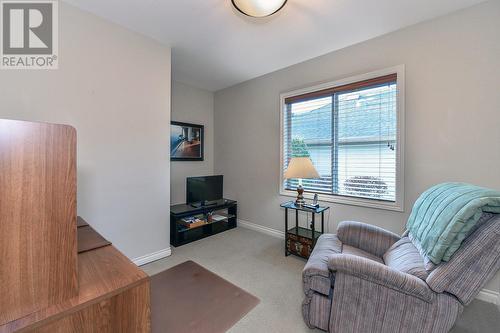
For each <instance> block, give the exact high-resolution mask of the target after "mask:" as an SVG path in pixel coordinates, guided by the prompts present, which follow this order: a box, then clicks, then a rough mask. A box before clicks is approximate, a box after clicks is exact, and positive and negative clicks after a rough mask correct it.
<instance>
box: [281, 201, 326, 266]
mask: <svg viewBox="0 0 500 333" xmlns="http://www.w3.org/2000/svg"><path fill="white" fill-rule="evenodd" d="M280 207H282V208H285V256H288V255H290V254H293V255H296V256H299V257H302V258H305V259H308V258H309V256H310V255H311V252H312V250H313V248H314V245H315V244H316V240H317V239H318V237H319V236H321V235H322V234H323V233H324V232H325V211H326V210H328V209H330V207H318V208H316V209H311V208H306V207H302V206H296V205H295V203H294V202H293V201H288V202H285V203H282V204H281V205H280ZM289 209H292V210H295V227H294V228H291V229H288V210H289ZM299 211H303V212H307V213H311V215H312V220H311V223H310V227H311V228H310V229H308V228H302V227H299ZM316 214H321V232H319V231H316V230H315V227H316V226H315V220H316V219H315V217H316Z"/></svg>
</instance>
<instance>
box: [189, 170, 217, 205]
mask: <svg viewBox="0 0 500 333" xmlns="http://www.w3.org/2000/svg"><path fill="white" fill-rule="evenodd" d="M222 191H223V176H222V175H219V176H205V177H188V178H187V180H186V202H187V203H188V204H194V203H201V204H202V205H207V204H210V203H213V202H215V201H217V200H221V199H222V198H223V194H222Z"/></svg>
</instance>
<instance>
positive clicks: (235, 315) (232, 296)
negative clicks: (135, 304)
mask: <svg viewBox="0 0 500 333" xmlns="http://www.w3.org/2000/svg"><path fill="white" fill-rule="evenodd" d="M258 303H259V300H258V299H257V298H256V297H255V296H252V295H250V294H249V293H247V292H246V291H244V290H243V289H241V288H239V287H237V286H235V285H234V284H232V283H230V282H228V281H226V280H224V279H223V278H221V277H219V276H217V275H216V274H214V273H212V272H210V271H209V270H207V269H205V268H203V267H202V266H200V265H198V264H197V263H195V262H193V261H190V260H189V261H186V262H184V263H182V264H179V265H177V266H174V267H172V268H170V269H168V270H166V271H163V272H160V273H158V274H156V275H153V276H152V277H151V326H152V331H153V333H164V332H175V333H195V332H200V333H222V332H226V331H227V330H228V329H229V328H231V327H232V326H233V325H234V324H235V323H236V322H238V320H240V319H241V318H242V317H243V316H244V315H246V314H247V313H248V312H249V311H250V310H251V309H253V308H254V307H255V306H256V305H257V304H258Z"/></svg>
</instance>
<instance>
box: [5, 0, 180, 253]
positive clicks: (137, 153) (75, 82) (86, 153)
mask: <svg viewBox="0 0 500 333" xmlns="http://www.w3.org/2000/svg"><path fill="white" fill-rule="evenodd" d="M59 29H60V31H59V51H60V52H59V58H60V61H59V69H58V70H52V71H45V70H28V71H26V70H25V71H21V70H2V71H0V92H1V99H0V103H1V107H0V118H10V119H20V120H30V121H43V122H52V123H63V124H69V125H72V126H74V127H75V128H76V130H77V146H78V151H77V153H78V156H77V157H78V214H79V215H81V216H82V217H84V218H85V219H86V220H87V221H88V222H89V223H90V224H91V225H92V226H93V227H95V228H96V229H97V230H98V231H99V232H100V233H102V234H103V235H104V236H105V237H106V238H107V239H109V240H110V241H111V242H113V243H114V245H115V246H116V247H117V248H118V249H120V250H121V251H122V252H124V254H125V255H127V256H128V257H129V258H132V259H133V258H138V257H142V256H145V255H146V256H147V255H149V254H150V253H155V252H156V253H160V254H163V255H165V254H168V253H169V246H170V245H169V243H170V242H169V205H168V203H169V202H170V193H169V192H170V191H169V181H170V180H169V177H170V163H169V144H170V143H169V133H170V49H169V48H168V47H165V46H162V45H160V44H159V43H157V42H155V41H153V40H151V39H149V38H147V37H144V36H142V35H139V34H137V33H134V32H131V31H129V30H126V29H124V28H122V27H119V26H118V25H115V24H113V23H110V22H108V21H105V20H103V19H100V18H98V17H97V16H94V15H92V14H89V13H87V12H84V11H81V10H79V9H77V8H75V7H73V6H71V5H68V4H66V3H64V2H60V3H59ZM143 259H144V258H143Z"/></svg>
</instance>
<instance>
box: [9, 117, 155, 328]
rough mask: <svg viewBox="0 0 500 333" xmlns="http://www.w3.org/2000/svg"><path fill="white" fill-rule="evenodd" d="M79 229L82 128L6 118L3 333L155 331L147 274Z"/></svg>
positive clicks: (88, 231)
mask: <svg viewBox="0 0 500 333" xmlns="http://www.w3.org/2000/svg"><path fill="white" fill-rule="evenodd" d="M78 225H79V226H81V228H77V216H76V132H75V130H74V129H73V128H72V127H70V126H65V125H53V124H43V123H31V122H22V121H13V120H0V260H1V261H0V281H1V283H0V295H1V297H0V333H3V332H47V333H48V332H149V331H150V295H149V293H150V291H149V278H148V276H147V275H146V274H145V273H144V272H142V271H141V270H140V269H139V268H138V267H137V266H135V265H134V264H133V263H132V262H131V261H130V260H129V259H128V258H126V257H125V256H124V255H123V254H121V253H120V252H119V251H118V250H117V249H116V248H115V247H113V246H112V245H110V243H109V242H107V241H106V240H105V239H104V238H103V237H101V236H100V235H99V234H97V233H96V232H95V230H93V229H92V228H91V227H90V226H88V225H87V223H86V222H84V221H83V220H81V219H79V223H78ZM77 229H78V233H79V235H78V237H77ZM77 239H78V242H79V244H77ZM78 245H79V246H78ZM78 248H79V249H80V251H78V250H77V249H78ZM78 252H80V253H78Z"/></svg>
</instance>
